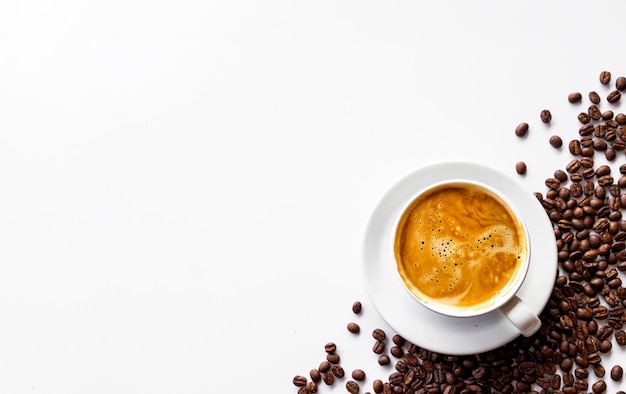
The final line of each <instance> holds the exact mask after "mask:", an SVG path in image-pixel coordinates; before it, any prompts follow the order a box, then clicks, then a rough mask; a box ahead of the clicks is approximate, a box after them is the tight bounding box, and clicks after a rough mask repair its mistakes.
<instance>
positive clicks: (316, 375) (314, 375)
mask: <svg viewBox="0 0 626 394" xmlns="http://www.w3.org/2000/svg"><path fill="white" fill-rule="evenodd" d="M309 376H310V377H311V380H312V381H314V382H316V383H317V382H319V381H321V380H322V374H321V373H320V371H319V369H316V368H313V369H312V370H311V371H309Z"/></svg>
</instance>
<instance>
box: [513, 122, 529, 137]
mask: <svg viewBox="0 0 626 394" xmlns="http://www.w3.org/2000/svg"><path fill="white" fill-rule="evenodd" d="M526 134H528V123H526V122H522V123H520V124H518V125H517V127H516V128H515V135H516V136H518V137H524V136H526Z"/></svg>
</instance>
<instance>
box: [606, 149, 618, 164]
mask: <svg viewBox="0 0 626 394" xmlns="http://www.w3.org/2000/svg"><path fill="white" fill-rule="evenodd" d="M616 155H617V154H616V153H615V149H613V148H608V149H607V150H605V151H604V156H605V157H606V159H607V160H608V161H613V160H615V156H616Z"/></svg>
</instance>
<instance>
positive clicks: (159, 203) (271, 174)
mask: <svg viewBox="0 0 626 394" xmlns="http://www.w3.org/2000/svg"><path fill="white" fill-rule="evenodd" d="M625 13H626V5H624V3H622V2H619V1H613V2H608V1H599V2H593V3H592V2H583V1H556V2H541V1H534V2H515V3H514V2H496V1H492V2H487V1H474V2H464V1H452V2H417V1H385V2H383V1H341V0H340V1H337V0H332V1H326V0H319V1H315V2H312V1H310V2H303V1H278V0H268V1H252V0H247V1H184V0H183V1H171V0H170V1H158V0H157V1H141V0H130V1H115V0H114V1H99V2H98V1H69V0H61V1H43V0H39V1H11V2H3V3H2V5H0V317H1V320H0V322H1V323H0V392H2V393H227V392H228V393H233V392H241V393H244V392H246V393H248V392H268V393H269V392H282V393H289V392H294V393H295V392H296V389H295V387H294V386H293V384H292V383H291V380H292V378H293V376H294V375H296V374H305V375H306V374H307V373H308V371H309V369H311V368H313V367H316V366H317V365H318V364H319V362H320V361H321V360H322V359H323V358H324V351H323V347H324V344H325V343H326V342H328V341H334V342H336V343H337V345H338V347H339V351H340V354H341V356H342V363H343V364H344V367H345V368H346V370H347V371H350V370H351V369H353V368H363V369H365V370H366V372H367V373H368V381H367V383H366V384H367V389H368V390H371V381H372V380H373V379H375V378H381V379H386V377H387V376H388V374H389V369H384V368H380V367H378V365H377V364H376V363H375V359H376V357H375V355H374V354H373V353H372V352H371V345H372V340H371V337H370V335H369V333H370V332H371V330H372V329H374V328H376V327H381V328H384V329H386V330H388V333H391V332H392V331H391V329H390V328H389V327H388V326H387V325H386V324H385V322H384V321H382V319H381V318H380V317H379V316H378V315H377V314H376V312H375V310H374V308H373V306H372V304H371V303H370V302H369V300H368V298H367V294H366V292H365V289H364V287H363V283H362V280H361V272H360V269H361V268H360V262H361V254H360V253H361V248H362V237H363V233H364V231H365V225H366V222H367V220H368V217H369V215H370V213H371V212H372V210H373V209H374V207H375V205H376V203H377V202H378V200H379V199H380V198H381V196H382V195H383V194H384V192H385V191H386V189H387V188H388V187H390V186H391V185H392V184H393V183H394V182H395V181H396V180H397V179H398V178H400V177H402V176H404V175H406V174H407V173H408V172H410V171H412V170H414V169H416V168H418V167H421V166H423V165H425V164H427V163H430V162H433V161H440V160H450V159H461V160H462V159H471V160H474V161H478V162H481V163H484V164H487V165H490V166H493V167H496V168H499V169H501V170H502V171H504V172H507V173H509V174H510V175H511V176H512V177H516V178H519V179H521V181H522V182H523V183H524V185H525V186H526V187H527V188H528V192H529V193H532V192H534V191H544V190H545V186H544V184H543V180H544V179H545V178H546V177H549V176H551V175H552V173H553V171H554V170H555V169H557V168H564V166H565V165H566V164H567V162H568V161H569V160H570V157H569V153H568V152H567V150H566V149H561V150H560V151H559V150H555V149H554V148H552V147H551V146H550V145H549V144H548V138H549V136H550V135H552V134H560V135H561V136H562V137H563V139H564V140H565V143H566V144H567V141H569V139H572V138H575V137H576V136H577V134H576V130H577V128H578V124H577V122H578V121H577V120H576V115H577V114H578V112H580V111H581V110H582V109H584V108H586V106H587V105H588V101H586V102H585V103H583V104H581V105H580V106H578V107H577V106H572V105H570V104H569V103H568V102H567V99H566V98H567V94H568V93H570V92H571V91H574V90H579V91H581V92H583V93H584V94H586V92H588V91H589V90H597V91H598V92H599V93H601V95H603V97H604V96H605V95H606V93H607V92H608V88H605V87H603V86H601V85H600V84H599V82H598V75H599V73H600V72H601V71H602V70H609V71H611V72H612V73H613V75H614V78H615V77H617V76H619V75H626V55H625V52H624V44H625V41H624V32H625V31H626V30H625V29H624V20H623V18H624V15H625ZM624 106H626V104H624ZM544 108H548V109H550V110H551V111H552V114H553V122H552V125H551V126H550V127H546V126H545V125H543V124H542V123H541V122H540V121H539V112H540V110H542V109H544ZM522 121H527V122H528V123H529V124H530V125H531V130H530V132H529V135H528V137H527V138H526V139H519V138H517V137H515V135H514V133H513V130H514V128H515V126H516V125H517V124H518V123H519V122H522ZM619 159H620V160H621V161H622V162H623V161H626V159H625V158H624V156H623V154H620V155H619ZM518 160H524V161H526V162H527V164H528V174H527V175H526V176H525V177H523V178H522V177H519V176H518V175H517V174H516V173H515V171H514V166H515V163H516V162H517V161H518ZM355 300H361V301H362V302H363V308H364V312H363V314H362V315H361V316H359V317H355V316H354V315H353V314H352V312H351V310H350V309H351V305H352V302H353V301H355ZM351 320H355V321H357V322H358V323H359V324H361V326H362V330H363V332H362V333H361V335H359V336H353V335H349V334H348V333H347V331H346V328H345V327H346V324H347V323H348V322H349V321H351ZM620 358H621V359H620ZM615 363H621V364H626V357H625V356H624V353H623V352H622V353H620V352H618V351H614V352H613V354H612V356H611V360H606V361H605V363H604V365H605V366H606V367H607V371H608V370H609V369H610V366H612V365H613V364H615ZM609 380H610V379H608V378H607V381H609ZM610 387H611V390H612V391H613V392H614V391H615V390H616V386H610ZM322 391H323V392H345V388H344V387H343V383H341V384H338V385H337V387H335V388H333V389H329V388H327V387H323V388H322V389H320V392H322ZM364 391H365V389H362V390H361V392H364Z"/></svg>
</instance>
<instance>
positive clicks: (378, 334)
mask: <svg viewBox="0 0 626 394" xmlns="http://www.w3.org/2000/svg"><path fill="white" fill-rule="evenodd" d="M372 337H374V339H375V340H377V341H382V340H384V339H385V331H383V330H382V329H380V328H377V329H375V330H374V331H372Z"/></svg>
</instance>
